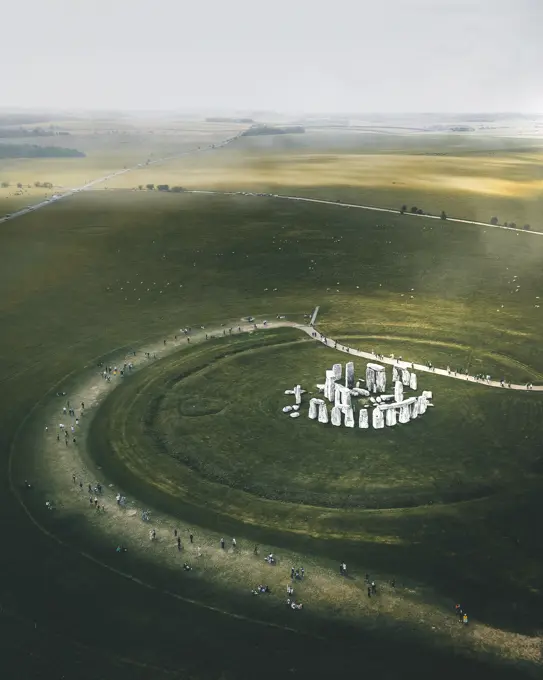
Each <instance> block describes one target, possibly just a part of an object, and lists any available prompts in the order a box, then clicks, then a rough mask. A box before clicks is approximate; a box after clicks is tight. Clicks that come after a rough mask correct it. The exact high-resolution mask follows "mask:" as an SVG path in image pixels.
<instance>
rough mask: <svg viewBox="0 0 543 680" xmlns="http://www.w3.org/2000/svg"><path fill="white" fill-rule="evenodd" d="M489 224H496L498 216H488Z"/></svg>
mask: <svg viewBox="0 0 543 680" xmlns="http://www.w3.org/2000/svg"><path fill="white" fill-rule="evenodd" d="M490 224H498V218H497V217H491V218H490Z"/></svg>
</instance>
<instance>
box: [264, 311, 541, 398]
mask: <svg viewBox="0 0 543 680" xmlns="http://www.w3.org/2000/svg"><path fill="white" fill-rule="evenodd" d="M274 325H275V326H276V327H277V326H281V325H285V326H294V327H295V328H298V329H300V330H301V331H303V332H304V333H307V335H310V336H311V337H316V339H317V340H319V341H320V342H322V343H323V344H324V345H326V346H327V347H331V348H332V349H336V350H338V351H339V352H344V353H345V354H349V355H350V356H353V357H361V358H363V359H371V361H378V362H379V363H381V364H388V365H389V366H398V367H399V368H408V369H414V370H416V371H418V372H423V373H432V374H434V375H442V376H444V377H446V378H453V379H454V380H463V381H464V382H470V383H477V384H478V385H485V386H487V387H499V388H500V389H504V390H510V389H511V390H522V391H523V392H532V391H533V392H543V385H539V386H538V385H534V386H533V387H531V388H530V389H529V390H528V389H527V388H526V385H514V384H511V387H509V385H508V386H507V387H502V385H501V383H500V382H499V381H498V380H490V381H487V380H476V379H475V378H474V377H473V376H471V375H464V374H462V373H453V372H451V373H449V372H448V371H447V370H446V369H444V368H431V369H430V368H428V366H423V365H422V364H413V363H411V362H410V361H398V360H397V359H391V358H390V357H384V358H382V359H381V358H379V359H378V358H377V356H376V355H375V354H372V353H371V352H366V351H363V350H359V349H354V347H347V346H346V345H340V344H339V343H338V342H337V341H336V340H332V338H327V337H325V336H324V335H322V334H321V333H320V332H319V331H317V330H316V329H315V328H313V327H312V326H306V325H303V324H290V323H288V322H287V323H283V324H282V323H280V322H279V323H277V322H274ZM313 333H316V336H313Z"/></svg>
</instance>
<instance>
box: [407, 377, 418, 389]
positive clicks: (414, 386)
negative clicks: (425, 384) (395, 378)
mask: <svg viewBox="0 0 543 680" xmlns="http://www.w3.org/2000/svg"><path fill="white" fill-rule="evenodd" d="M409 387H410V388H411V389H412V390H416V389H417V374H416V373H411V375H410V376H409Z"/></svg>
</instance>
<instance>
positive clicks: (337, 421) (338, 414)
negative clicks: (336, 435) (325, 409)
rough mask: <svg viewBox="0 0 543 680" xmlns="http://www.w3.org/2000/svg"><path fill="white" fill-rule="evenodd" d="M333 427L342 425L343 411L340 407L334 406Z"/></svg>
mask: <svg viewBox="0 0 543 680" xmlns="http://www.w3.org/2000/svg"><path fill="white" fill-rule="evenodd" d="M331 420H332V425H335V426H336V427H339V426H340V425H341V409H340V408H339V406H334V407H333V408H332V419H331Z"/></svg>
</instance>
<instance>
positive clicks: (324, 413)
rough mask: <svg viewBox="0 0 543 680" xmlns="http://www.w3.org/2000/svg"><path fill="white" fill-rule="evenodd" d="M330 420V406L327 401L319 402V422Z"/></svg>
mask: <svg viewBox="0 0 543 680" xmlns="http://www.w3.org/2000/svg"><path fill="white" fill-rule="evenodd" d="M327 422H328V407H327V406H326V403H323V404H319V423H327Z"/></svg>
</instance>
